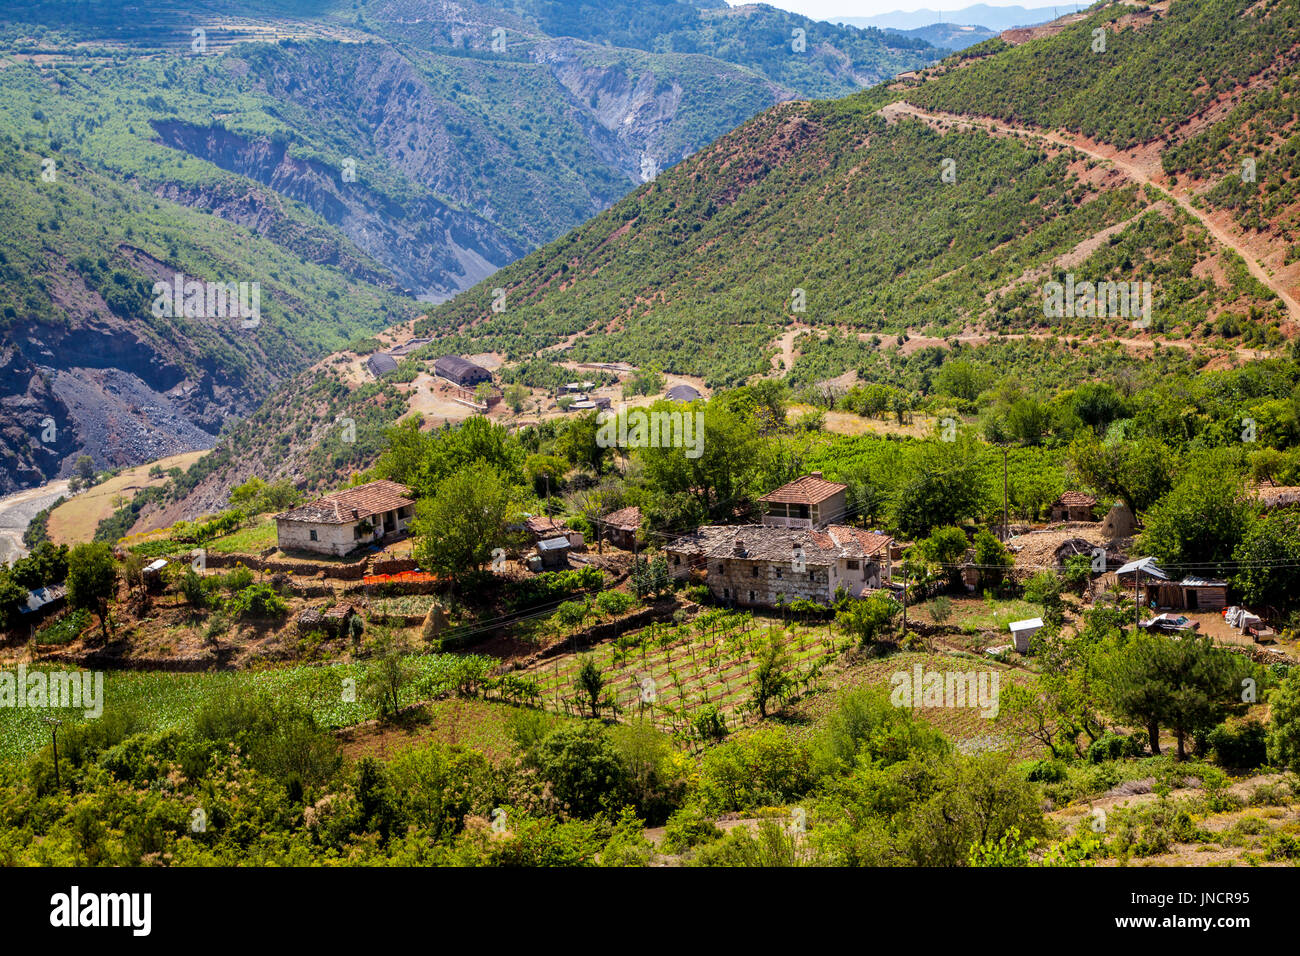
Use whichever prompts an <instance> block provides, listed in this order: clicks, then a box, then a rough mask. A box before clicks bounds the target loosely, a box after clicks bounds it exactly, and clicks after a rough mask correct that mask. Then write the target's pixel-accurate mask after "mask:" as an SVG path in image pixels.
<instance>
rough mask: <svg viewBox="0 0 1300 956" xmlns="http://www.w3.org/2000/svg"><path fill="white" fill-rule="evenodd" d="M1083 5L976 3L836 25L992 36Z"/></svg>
mask: <svg viewBox="0 0 1300 956" xmlns="http://www.w3.org/2000/svg"><path fill="white" fill-rule="evenodd" d="M1088 6H1089V4H1086V3H1082V4H1081V3H1063V4H1060V5H1059V6H1055V7H1017V6H1010V7H1004V6H990V5H989V4H987V3H977V4H974V5H973V6H969V7H962V8H961V9H960V10H942V11H941V10H930V9H927V8H924V7H923V8H921V9H920V10H895V11H894V12H892V13H880V14H877V15H875V16H871V17H839V18H837V20H836V22H837V23H845V24H848V25H850V26H855V27H876V28H877V29H881V30H915V29H916V28H918V27H924V26H929V25H931V24H935V23H959V24H966V25H971V26H979V27H983V28H984V29H986V30H993V31H995V32H998V31H1002V30H1009V29H1011V28H1012V27H1023V26H1033V25H1034V24H1037V23H1046V22H1048V21H1049V20H1055V19H1057V18H1058V17H1060V16H1061V15H1062V14H1064V13H1067V12H1070V11H1077V10H1084V9H1087V8H1088Z"/></svg>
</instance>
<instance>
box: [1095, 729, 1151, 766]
mask: <svg viewBox="0 0 1300 956" xmlns="http://www.w3.org/2000/svg"><path fill="white" fill-rule="evenodd" d="M1144 753H1146V746H1145V744H1143V743H1142V741H1141V740H1139V739H1138V738H1137V737H1133V736H1129V735H1126V734H1113V733H1106V734H1103V735H1102V736H1101V737H1099V738H1097V739H1096V740H1094V741H1093V742H1092V743H1091V744H1090V745H1089V747H1088V751H1087V753H1086V754H1085V756H1086V757H1087V759H1088V762H1089V763H1105V762H1107V761H1110V760H1122V759H1124V758H1125V757H1141V756H1142V755H1143V754H1144Z"/></svg>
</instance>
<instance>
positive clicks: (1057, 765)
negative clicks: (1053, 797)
mask: <svg viewBox="0 0 1300 956" xmlns="http://www.w3.org/2000/svg"><path fill="white" fill-rule="evenodd" d="M1025 779H1026V780H1031V781H1033V782H1034V783H1060V782H1061V781H1062V780H1064V779H1065V764H1064V763H1062V762H1061V761H1059V760H1035V761H1033V762H1032V763H1031V764H1030V765H1029V767H1028V770H1027V772H1026V773H1025Z"/></svg>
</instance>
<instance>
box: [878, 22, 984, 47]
mask: <svg viewBox="0 0 1300 956" xmlns="http://www.w3.org/2000/svg"><path fill="white" fill-rule="evenodd" d="M885 32H886V33H891V34H898V35H899V36H906V37H912V38H914V39H917V40H924V41H925V42H926V43H929V44H930V45H931V46H937V47H943V48H944V49H945V50H964V49H966V48H967V47H969V46H974V45H975V44H976V43H983V42H984V41H985V40H989V39H992V38H993V37H995V36H997V35H998V34H997V31H996V30H989V29H986V28H985V27H975V26H961V25H959V24H956V23H932V24H930V25H929V26H928V27H917V28H916V29H914V30H895V29H893V28H886V30H885Z"/></svg>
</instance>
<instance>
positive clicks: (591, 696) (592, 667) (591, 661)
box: [575, 654, 605, 717]
mask: <svg viewBox="0 0 1300 956" xmlns="http://www.w3.org/2000/svg"><path fill="white" fill-rule="evenodd" d="M575 686H576V688H577V691H578V698H579V699H580V700H581V699H584V698H585V699H586V702H587V706H588V707H590V708H591V716H592V717H599V716H600V708H601V704H602V703H603V701H602V699H601V694H603V693H604V691H605V675H604V674H603V673H602V672H601V670H600V667H599V666H597V664H596V659H595V658H594V657H592V656H591V655H589V654H588V655H585V656H584V657H583V658H582V663H581V664H580V665H579V666H578V677H577V680H576V683H575Z"/></svg>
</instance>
